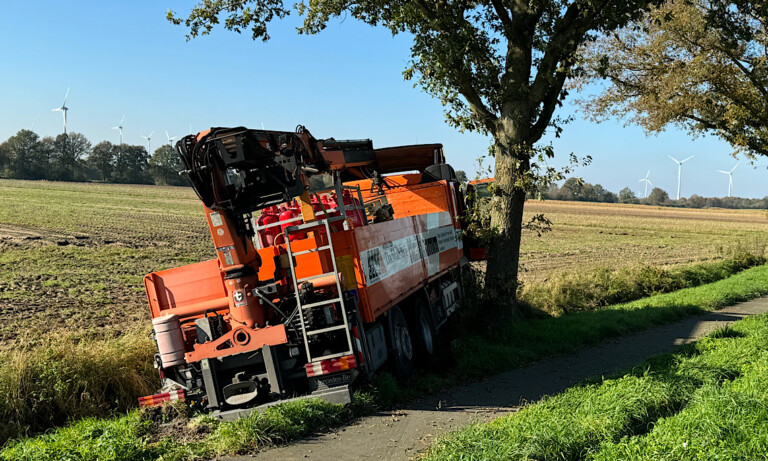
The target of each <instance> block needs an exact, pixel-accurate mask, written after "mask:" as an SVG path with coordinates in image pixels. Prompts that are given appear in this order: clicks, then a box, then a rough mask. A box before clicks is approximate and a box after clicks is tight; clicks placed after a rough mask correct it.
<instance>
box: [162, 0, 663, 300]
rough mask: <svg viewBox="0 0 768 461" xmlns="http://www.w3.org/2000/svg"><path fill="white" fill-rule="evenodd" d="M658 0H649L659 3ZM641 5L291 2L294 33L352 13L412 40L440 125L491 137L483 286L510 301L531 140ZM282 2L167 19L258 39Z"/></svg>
mask: <svg viewBox="0 0 768 461" xmlns="http://www.w3.org/2000/svg"><path fill="white" fill-rule="evenodd" d="M659 1H660V0H652V2H659ZM647 5H648V1H639V0H624V1H620V2H616V1H614V0H539V1H534V2H531V1H528V0H483V1H474V2H467V1H463V0H445V1H440V2H431V1H424V0H415V1H385V0H359V1H356V2H343V1H339V0H312V1H310V2H308V3H307V2H300V3H298V4H297V5H295V7H296V10H297V11H298V13H299V14H300V15H302V16H303V18H304V22H303V25H302V27H300V28H299V32H300V33H310V34H313V33H317V32H319V31H321V30H322V29H324V28H325V27H326V25H327V24H328V22H329V21H330V20H331V19H334V18H338V17H346V16H347V15H349V16H352V17H353V18H355V19H358V20H360V21H363V22H364V23H367V24H369V25H372V26H377V25H382V26H384V27H386V28H388V29H389V30H390V31H391V32H392V33H393V34H400V33H405V34H408V35H409V36H410V37H412V40H413V42H412V46H411V60H410V64H409V66H408V67H407V69H406V70H405V72H404V76H405V78H406V79H416V81H417V82H418V84H419V85H420V86H421V87H422V88H423V89H424V90H425V91H427V92H428V93H430V94H432V95H433V96H435V97H437V98H439V99H440V101H441V102H442V103H443V105H444V106H446V117H447V120H448V122H449V123H450V124H452V125H453V126H455V127H457V128H459V129H460V130H470V131H477V132H480V133H483V134H487V135H490V136H491V138H492V139H493V145H492V153H493V155H494V157H495V173H494V176H495V183H494V184H495V186H494V188H493V190H494V197H493V204H492V207H491V210H490V213H491V224H492V227H493V228H494V231H495V232H496V236H495V237H494V238H493V241H492V245H491V247H490V251H489V261H488V265H487V270H486V286H487V287H493V288H495V289H496V292H497V294H498V295H499V299H509V300H510V301H514V300H515V296H516V287H517V272H518V263H519V256H520V253H519V252H520V237H521V229H522V220H523V207H524V204H525V198H526V193H527V191H529V190H532V189H533V188H534V187H535V185H536V184H535V183H536V180H537V173H538V172H540V171H541V170H542V169H544V170H545V171H551V170H550V169H549V168H546V167H544V166H543V163H544V162H543V161H544V160H545V158H546V157H552V156H553V155H554V154H553V151H552V149H551V148H549V147H545V148H541V147H538V146H536V143H537V142H538V141H539V140H540V139H541V137H542V136H543V135H544V133H545V132H546V130H547V129H548V128H549V127H551V126H553V125H555V130H557V131H556V132H557V133H559V130H560V129H561V127H560V126H559V125H558V123H557V122H558V120H557V119H553V115H554V112H555V110H556V108H557V107H558V106H559V105H560V104H561V101H562V100H563V99H564V98H565V97H566V95H567V92H566V91H564V90H563V88H564V84H565V82H566V79H567V78H568V77H569V76H570V75H572V71H573V69H574V64H575V63H576V51H577V49H578V47H579V45H581V44H582V43H584V42H585V41H586V40H589V39H590V34H591V33H593V32H604V31H610V30H614V29H616V28H618V27H621V26H623V25H624V24H626V23H627V21H629V20H632V19H633V18H635V17H637V16H638V15H639V14H640V13H641V12H642V10H643V9H644V8H645V7H646V6H647ZM290 12H291V9H290V6H286V5H285V4H284V2H283V1H282V0H267V1H254V0H243V1H238V2H229V1H225V0H205V1H201V2H200V3H198V4H197V5H196V6H195V7H194V8H193V9H192V10H191V12H190V13H189V15H188V17H187V18H185V19H181V18H179V17H177V16H176V15H175V14H174V13H173V12H169V13H168V19H169V20H170V21H172V22H173V23H175V24H182V23H184V24H185V25H186V26H187V27H188V31H189V33H188V35H187V37H188V38H192V37H196V36H198V35H205V34H208V33H210V32H211V30H212V29H213V27H214V26H215V25H216V24H218V23H219V20H220V17H221V16H226V18H225V21H224V26H225V27H226V28H227V29H230V30H233V31H236V32H241V31H242V30H246V29H248V28H250V31H251V35H252V38H253V39H261V40H265V41H266V40H268V39H269V34H268V33H267V26H268V25H269V23H270V22H271V21H273V20H275V19H279V18H284V17H285V16H287V15H288V14H290Z"/></svg>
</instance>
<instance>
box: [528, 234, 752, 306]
mask: <svg viewBox="0 0 768 461" xmlns="http://www.w3.org/2000/svg"><path fill="white" fill-rule="evenodd" d="M753 251H754V252H753ZM765 262H766V258H765V248H759V249H755V250H752V251H750V250H747V249H745V248H743V247H738V246H737V247H735V248H734V249H733V250H732V252H731V255H730V256H729V257H728V258H727V259H725V260H723V261H716V262H703V263H698V264H694V265H690V266H682V267H674V268H663V267H657V266H651V265H647V264H646V265H635V266H626V267H622V268H620V269H618V270H610V269H608V268H606V267H602V268H595V269H592V270H585V271H579V272H568V273H560V274H556V275H555V276H553V277H552V278H550V279H548V280H546V281H544V282H539V283H534V284H528V285H524V286H523V287H522V289H521V290H520V295H519V299H520V300H521V301H522V302H524V303H528V304H529V305H531V306H532V307H534V308H536V309H539V310H542V311H544V312H547V313H549V314H552V315H562V314H565V313H569V312H574V311H580V310H595V309H599V308H601V307H604V306H609V305H613V304H619V303H623V302H628V301H633V300H635V299H640V298H645V297H648V296H653V295H656V294H660V293H669V292H672V291H677V290H681V289H683V288H691V287H696V286H699V285H704V284H706V283H712V282H715V281H717V280H722V279H724V278H727V277H729V276H731V275H734V274H736V273H738V272H741V271H743V270H744V269H748V268H750V267H754V266H758V265H761V264H765Z"/></svg>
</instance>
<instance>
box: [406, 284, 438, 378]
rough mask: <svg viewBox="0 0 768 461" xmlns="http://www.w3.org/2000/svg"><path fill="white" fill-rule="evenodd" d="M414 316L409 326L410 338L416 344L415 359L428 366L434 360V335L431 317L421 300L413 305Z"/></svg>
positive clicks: (425, 304)
mask: <svg viewBox="0 0 768 461" xmlns="http://www.w3.org/2000/svg"><path fill="white" fill-rule="evenodd" d="M413 307H414V311H415V312H414V316H413V317H412V319H413V322H412V325H411V327H412V328H411V332H412V336H413V338H414V339H415V342H416V359H417V360H418V362H419V363H421V364H422V365H429V364H431V363H432V361H433V360H434V358H435V352H436V347H437V346H436V344H435V342H436V340H437V337H436V334H435V327H434V325H433V323H432V316H431V314H430V312H429V308H428V307H427V303H426V302H424V300H423V299H421V298H418V299H417V301H416V302H415V303H414V306H413Z"/></svg>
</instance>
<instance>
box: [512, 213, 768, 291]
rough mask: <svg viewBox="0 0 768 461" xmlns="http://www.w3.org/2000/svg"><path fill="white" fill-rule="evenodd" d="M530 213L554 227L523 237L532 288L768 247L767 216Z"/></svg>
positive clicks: (523, 275)
mask: <svg viewBox="0 0 768 461" xmlns="http://www.w3.org/2000/svg"><path fill="white" fill-rule="evenodd" d="M526 212H527V215H528V216H530V215H532V214H539V213H543V214H544V215H545V216H546V217H547V218H549V219H550V220H551V221H552V230H551V232H548V233H545V234H544V235H542V236H541V237H539V236H537V235H536V234H535V233H533V232H526V233H525V234H524V237H523V248H522V255H521V260H522V265H523V268H522V273H521V278H522V280H524V281H528V282H531V281H536V280H542V279H544V278H546V277H547V276H548V275H549V274H551V273H552V272H553V271H563V270H565V271H571V270H575V269H577V268H578V269H585V268H590V267H610V268H616V267H619V266H622V265H630V264H636V263H638V262H642V263H648V264H655V265H677V264H686V263H690V262H694V261H701V260H708V259H717V258H720V257H722V256H723V255H724V254H726V253H727V252H728V251H729V250H731V249H733V248H734V247H735V246H737V245H742V246H745V247H747V248H749V249H755V248H756V247H763V246H765V244H766V242H768V233H766V231H768V214H766V211H765V210H724V209H707V210H698V209H680V208H667V207H651V206H643V205H622V204H605V203H586V202H558V201H537V200H532V201H530V202H528V203H527V204H526Z"/></svg>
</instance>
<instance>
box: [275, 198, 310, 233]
mask: <svg viewBox="0 0 768 461" xmlns="http://www.w3.org/2000/svg"><path fill="white" fill-rule="evenodd" d="M287 205H288V206H285V209H284V210H283V211H281V212H280V221H288V220H291V219H292V218H299V219H295V220H292V221H288V222H285V223H283V224H281V225H280V229H281V230H282V231H283V232H285V229H286V228H287V227H290V226H298V225H299V224H301V223H302V222H303V221H302V219H301V211H299V208H298V206H297V204H296V201H295V200H294V201H292V202H288V203H287ZM305 238H307V234H306V232H297V233H294V234H291V238H290V240H291V241H294V240H297V239H298V240H301V239H305Z"/></svg>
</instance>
